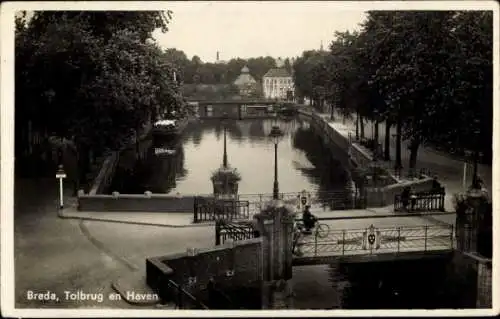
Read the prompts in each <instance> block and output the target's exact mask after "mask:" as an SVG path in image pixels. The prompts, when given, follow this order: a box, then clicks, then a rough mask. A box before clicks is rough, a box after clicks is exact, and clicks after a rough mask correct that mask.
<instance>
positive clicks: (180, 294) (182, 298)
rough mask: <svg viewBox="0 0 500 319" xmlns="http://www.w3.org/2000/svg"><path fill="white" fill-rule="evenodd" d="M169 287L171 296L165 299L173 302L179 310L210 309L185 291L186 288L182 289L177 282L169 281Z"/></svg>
mask: <svg viewBox="0 0 500 319" xmlns="http://www.w3.org/2000/svg"><path fill="white" fill-rule="evenodd" d="M167 287H168V290H167V291H168V292H169V293H170V294H169V295H168V296H165V297H166V298H168V300H171V301H173V302H174V303H175V305H176V307H177V309H197V310H205V309H209V308H208V307H207V306H206V305H205V304H204V303H202V302H201V301H199V300H198V299H196V297H194V296H193V295H192V294H190V293H189V292H188V291H186V290H184V288H182V287H181V286H180V285H179V284H177V283H176V282H174V281H172V280H168V282H167Z"/></svg>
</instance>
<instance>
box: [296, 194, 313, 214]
mask: <svg viewBox="0 0 500 319" xmlns="http://www.w3.org/2000/svg"><path fill="white" fill-rule="evenodd" d="M298 199H299V203H298V205H297V206H298V207H297V208H298V209H300V210H303V209H304V208H305V207H306V206H307V205H311V194H310V193H309V192H306V191H305V190H303V191H302V192H300V194H299V195H298Z"/></svg>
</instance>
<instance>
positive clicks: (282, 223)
mask: <svg viewBox="0 0 500 319" xmlns="http://www.w3.org/2000/svg"><path fill="white" fill-rule="evenodd" d="M255 218H257V220H258V222H259V225H260V228H261V229H262V235H261V237H263V241H262V243H263V258H264V260H265V261H264V265H265V269H264V276H263V277H264V281H265V287H266V291H267V293H266V295H267V296H268V298H269V299H267V300H268V301H269V303H270V307H274V306H275V305H273V300H275V297H276V296H288V297H289V296H291V290H292V288H291V286H290V282H289V280H290V279H291V278H292V258H293V256H292V243H293V220H294V218H295V213H294V212H293V210H292V209H290V208H288V207H286V206H285V205H284V204H283V202H281V201H272V202H271V203H270V205H268V206H267V207H266V208H264V210H263V211H262V212H261V213H260V214H258V215H256V216H255ZM266 261H267V262H266ZM278 283H279V284H278ZM278 299H280V300H282V299H283V298H281V297H280V298H278ZM285 299H286V300H287V303H288V302H291V298H285Z"/></svg>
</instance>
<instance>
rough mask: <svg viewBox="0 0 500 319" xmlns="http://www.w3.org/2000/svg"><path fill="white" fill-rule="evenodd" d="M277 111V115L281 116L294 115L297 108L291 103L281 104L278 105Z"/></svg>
mask: <svg viewBox="0 0 500 319" xmlns="http://www.w3.org/2000/svg"><path fill="white" fill-rule="evenodd" d="M277 112H278V114H279V115H283V116H295V115H296V114H297V108H296V107H295V106H294V105H293V104H282V105H280V106H278V108H277Z"/></svg>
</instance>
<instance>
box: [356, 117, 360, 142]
mask: <svg viewBox="0 0 500 319" xmlns="http://www.w3.org/2000/svg"><path fill="white" fill-rule="evenodd" d="M356 141H359V113H358V112H356Z"/></svg>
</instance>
